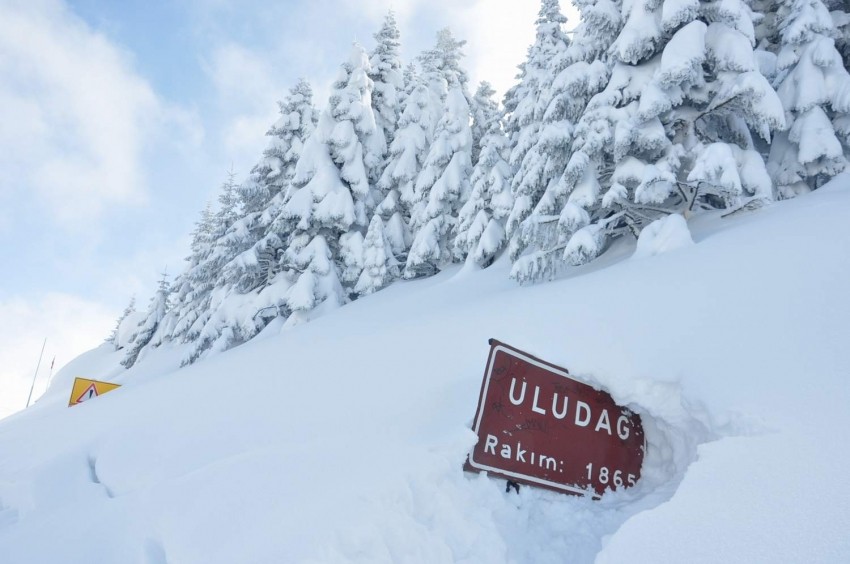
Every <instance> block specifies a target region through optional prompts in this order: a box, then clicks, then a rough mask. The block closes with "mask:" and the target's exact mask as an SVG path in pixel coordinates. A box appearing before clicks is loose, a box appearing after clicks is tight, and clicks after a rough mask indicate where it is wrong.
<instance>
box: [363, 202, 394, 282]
mask: <svg viewBox="0 0 850 564" xmlns="http://www.w3.org/2000/svg"><path fill="white" fill-rule="evenodd" d="M396 278H398V261H396V259H395V257H394V256H393V252H392V246H391V245H390V242H389V240H388V238H387V235H386V233H385V232H384V222H383V221H382V220H381V217H380V216H379V215H378V214H375V216H374V217H372V221H371V223H370V224H369V230H368V231H367V232H366V239H365V241H364V243H363V271H362V272H361V273H360V277H359V278H358V280H357V285H356V286H355V287H354V291H355V292H357V293H358V294H360V295H361V296H362V295H368V294H371V293H374V292H377V291H378V290H380V289H381V288H383V287H384V286H386V285H387V284H389V283H390V282H392V281H393V280H395V279H396Z"/></svg>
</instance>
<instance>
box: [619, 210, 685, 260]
mask: <svg viewBox="0 0 850 564" xmlns="http://www.w3.org/2000/svg"><path fill="white" fill-rule="evenodd" d="M693 244H694V240H693V239H692V238H691V232H690V230H689V229H688V222H687V221H686V220H685V218H684V217H682V216H681V215H679V214H677V213H674V214H670V215H668V216H667V217H664V218H662V219H658V220H656V221H653V222H652V223H650V224H649V225H647V226H646V227H644V229H643V231H641V232H640V237H638V241H637V249H635V254H634V255H633V256H634V258H646V257H652V256H655V255H660V254H662V253H669V252H670V251H675V250H678V249H683V248H685V247H689V246H691V245H693Z"/></svg>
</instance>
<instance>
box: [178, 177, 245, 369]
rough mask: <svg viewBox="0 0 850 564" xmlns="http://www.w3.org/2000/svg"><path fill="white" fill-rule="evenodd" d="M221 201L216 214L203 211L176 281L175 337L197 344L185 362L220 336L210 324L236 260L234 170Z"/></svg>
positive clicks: (194, 357)
mask: <svg viewBox="0 0 850 564" xmlns="http://www.w3.org/2000/svg"><path fill="white" fill-rule="evenodd" d="M218 203H219V207H218V210H217V211H216V212H215V213H214V214H212V215H210V212H209V207H208V208H207V209H206V210H205V211H204V213H203V214H202V216H201V221H200V222H199V223H198V224H197V226H196V229H195V232H194V233H193V237H192V254H191V255H190V257H189V259H188V261H189V266H188V268H187V269H186V271H185V272H184V273H183V274H182V275H181V276H180V277H179V279H178V280H177V281H176V282H175V288H176V293H177V298H178V302H177V305H176V307H175V309H176V311H175V317H176V320H175V324H174V327H173V329H172V330H171V338H172V339H180V340H181V341H182V342H184V343H188V342H192V343H193V344H194V346H193V348H192V350H191V351H190V352H189V353H188V354H187V356H186V357H185V358H184V359H183V364H190V363H192V362H194V361H195V360H197V358H198V357H199V356H200V354H201V353H203V352H204V351H205V350H207V348H208V347H209V345H210V343H211V341H213V340H214V339H215V337H216V325H215V324H210V323H209V321H210V317H211V315H212V312H213V310H214V308H215V307H216V305H217V302H216V303H214V302H213V292H214V290H215V289H216V287H221V284H222V281H223V278H224V276H223V272H224V267H225V265H226V264H227V263H228V262H229V261H230V260H232V253H231V251H230V249H229V245H228V243H227V241H228V239H227V237H228V234H229V233H230V230H231V227H232V226H233V225H234V223H235V222H236V221H237V220H238V209H237V206H238V203H239V197H238V195H237V193H236V183H235V181H234V174H233V172H232V171H231V172H230V173H229V174H228V178H227V180H226V181H225V182H224V184H223V185H222V187H221V192H220V194H219V196H218Z"/></svg>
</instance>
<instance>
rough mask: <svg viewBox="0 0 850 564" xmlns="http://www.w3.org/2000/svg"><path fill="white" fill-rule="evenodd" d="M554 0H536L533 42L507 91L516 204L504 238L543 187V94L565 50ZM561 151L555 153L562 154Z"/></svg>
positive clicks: (545, 180) (561, 17)
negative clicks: (539, 145) (540, 148)
mask: <svg viewBox="0 0 850 564" xmlns="http://www.w3.org/2000/svg"><path fill="white" fill-rule="evenodd" d="M566 21H567V18H565V17H564V15H563V14H562V13H561V8H560V5H559V2H558V0H541V3H540V11H539V13H538V17H537V21H536V22H535V23H536V26H537V31H536V35H535V40H534V43H533V44H532V45H531V46H530V47H529V48H528V55H527V57H526V60H525V62H524V63H523V64H522V65H520V74H519V76H518V78H519V83H518V84H517V85H516V86H514V87H513V88H512V89H511V90H509V91H508V94H507V95H506V100H505V108H506V110H507V111H508V112H509V114H508V117H507V131H508V134H509V135H510V138H511V155H510V164H511V165H512V166H513V167H515V169H516V170H517V173H516V174H515V176H514V178H513V181H512V190H513V192H514V196H515V201H514V208H513V210H512V211H511V214H510V216H509V218H508V224H507V230H508V235H513V233H514V231H515V230H516V229H517V227H518V226H519V224H520V223H521V222H522V221H523V220H524V219H525V218H526V217H528V215H529V214H530V213H531V211H532V209H533V208H534V206H535V205H536V204H537V202H538V200H539V199H540V196H541V195H542V194H543V191H544V190H545V189H546V186H547V184H548V180H549V179H548V178H544V175H543V173H542V172H543V170H542V169H543V168H544V167H545V165H546V162H545V159H544V158H542V157H541V156H540V155H539V154H538V152H536V151H533V149H534V147H535V146H537V143H538V140H539V139H540V134H541V130H542V124H543V116H544V114H545V113H546V108H547V105H548V97H549V96H548V91H549V88H550V86H551V84H552V81H553V80H554V79H555V76H556V70H557V69H556V67H555V65H560V64H561V61H562V60H563V57H564V54H565V53H566V50H567V47H568V45H569V39H568V38H567V35H566V34H565V33H564V30H563V24H564V23H566ZM565 149H566V148H560V149H559V150H560V152H561V153H562V154H563V153H564V152H565Z"/></svg>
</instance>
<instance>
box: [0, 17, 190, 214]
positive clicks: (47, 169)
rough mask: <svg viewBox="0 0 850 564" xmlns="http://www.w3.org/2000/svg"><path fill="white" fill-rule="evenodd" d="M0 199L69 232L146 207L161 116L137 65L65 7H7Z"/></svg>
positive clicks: (2, 34) (1, 31)
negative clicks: (36, 211) (125, 208)
mask: <svg viewBox="0 0 850 564" xmlns="http://www.w3.org/2000/svg"><path fill="white" fill-rule="evenodd" d="M0 75H2V76H3V80H2V81H0V122H2V123H3V127H2V128H0V166H2V168H3V170H4V175H3V178H2V179H0V193H2V194H3V195H4V199H5V200H7V201H10V200H15V201H16V202H17V203H18V204H19V205H20V203H21V202H24V201H29V199H30V198H31V197H32V196H33V195H34V196H36V197H37V200H38V205H39V207H40V208H41V209H46V210H47V211H48V212H49V214H50V215H51V216H52V217H53V218H54V219H57V220H59V221H60V222H62V224H63V225H65V226H80V225H86V224H88V223H89V222H90V221H91V220H92V219H95V218H97V217H99V216H100V215H101V214H102V212H104V211H105V210H106V209H108V208H109V206H113V205H134V204H140V203H143V202H145V201H146V196H147V190H146V184H145V173H144V167H143V164H142V162H141V158H142V153H143V151H144V150H145V148H146V142H147V141H148V140H149V138H150V136H152V135H154V133H155V131H156V129H157V127H159V126H160V125H161V124H162V122H163V120H169V119H172V118H179V121H182V125H183V126H186V127H188V121H187V119H186V116H178V115H176V114H174V113H173V112H171V111H170V110H167V109H165V108H164V106H163V104H162V103H161V102H160V100H159V99H158V98H157V96H156V94H155V93H154V92H153V90H152V89H151V87H150V86H149V84H148V83H147V82H146V81H145V80H144V79H142V78H140V77H139V76H138V75H137V74H135V72H134V71H133V69H132V64H131V58H130V57H129V56H128V55H127V54H126V53H124V52H122V51H121V50H120V49H118V48H117V47H116V46H115V45H114V44H112V43H110V42H109V41H108V40H107V39H106V38H105V37H104V36H102V35H100V34H98V33H95V32H94V31H92V30H91V29H90V28H89V27H88V26H87V25H86V24H85V23H84V22H83V21H82V20H80V19H79V18H78V17H77V16H75V15H74V14H72V13H71V12H70V11H69V10H68V9H67V7H66V6H65V5H64V4H63V3H62V2H61V1H59V0H6V1H4V2H2V4H0Z"/></svg>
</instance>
